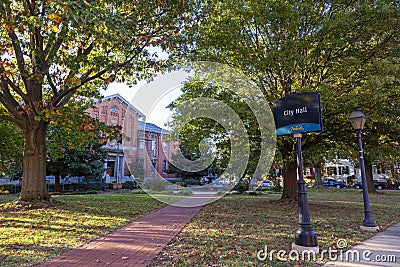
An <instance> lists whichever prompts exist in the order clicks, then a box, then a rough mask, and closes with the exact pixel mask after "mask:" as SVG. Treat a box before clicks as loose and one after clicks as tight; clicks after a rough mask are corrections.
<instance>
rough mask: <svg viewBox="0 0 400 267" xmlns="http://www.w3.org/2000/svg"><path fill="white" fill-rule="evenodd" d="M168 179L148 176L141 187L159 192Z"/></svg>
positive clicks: (163, 188)
mask: <svg viewBox="0 0 400 267" xmlns="http://www.w3.org/2000/svg"><path fill="white" fill-rule="evenodd" d="M167 184H168V181H165V180H164V179H155V178H148V179H145V182H144V185H143V187H144V188H145V189H148V190H150V191H155V192H161V191H164V190H165V188H166V187H167Z"/></svg>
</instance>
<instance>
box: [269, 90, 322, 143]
mask: <svg viewBox="0 0 400 267" xmlns="http://www.w3.org/2000/svg"><path fill="white" fill-rule="evenodd" d="M274 120H275V129H276V130H275V135H287V134H295V133H307V132H317V131H321V130H322V113H321V101H320V95H319V94H317V93H313V92H307V93H292V94H290V95H288V96H286V97H284V98H281V99H279V100H277V101H275V102H274Z"/></svg>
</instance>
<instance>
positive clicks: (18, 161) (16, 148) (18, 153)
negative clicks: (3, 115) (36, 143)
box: [0, 120, 24, 179]
mask: <svg viewBox="0 0 400 267" xmlns="http://www.w3.org/2000/svg"><path fill="white" fill-rule="evenodd" d="M23 142H24V136H23V134H22V132H21V130H20V129H18V127H17V126H16V125H15V124H14V123H11V122H8V121H1V120H0V146H1V150H0V176H2V175H7V174H8V175H10V178H11V179H19V178H20V177H21V170H22V149H23Z"/></svg>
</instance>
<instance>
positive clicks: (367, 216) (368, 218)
mask: <svg viewBox="0 0 400 267" xmlns="http://www.w3.org/2000/svg"><path fill="white" fill-rule="evenodd" d="M356 133H357V140H358V148H359V150H360V169H361V181H362V186H363V199H364V221H363V225H364V226H367V227H376V224H375V222H374V220H373V219H372V214H371V208H370V205H369V197H368V185H367V177H366V174H365V165H364V164H365V163H364V151H363V147H362V137H361V130H356Z"/></svg>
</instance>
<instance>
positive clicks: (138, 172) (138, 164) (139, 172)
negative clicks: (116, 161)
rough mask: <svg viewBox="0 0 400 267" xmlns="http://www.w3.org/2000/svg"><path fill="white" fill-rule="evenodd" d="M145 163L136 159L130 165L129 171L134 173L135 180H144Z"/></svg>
mask: <svg viewBox="0 0 400 267" xmlns="http://www.w3.org/2000/svg"><path fill="white" fill-rule="evenodd" d="M143 164H144V163H143V161H141V160H139V159H136V158H135V160H134V161H133V162H132V163H131V164H130V168H129V170H130V171H131V172H132V174H133V176H134V177H135V178H142V177H144V167H143Z"/></svg>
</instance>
